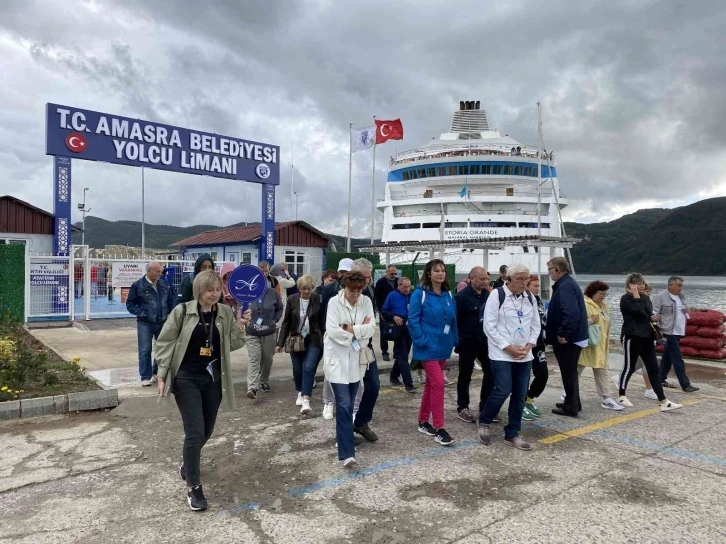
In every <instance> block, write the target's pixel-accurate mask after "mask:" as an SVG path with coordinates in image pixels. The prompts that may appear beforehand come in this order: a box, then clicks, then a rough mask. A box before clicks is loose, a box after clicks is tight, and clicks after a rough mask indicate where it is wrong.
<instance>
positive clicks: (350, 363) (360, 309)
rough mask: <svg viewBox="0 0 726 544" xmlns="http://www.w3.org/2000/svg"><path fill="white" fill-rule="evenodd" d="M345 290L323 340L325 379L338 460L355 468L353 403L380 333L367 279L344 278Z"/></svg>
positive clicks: (331, 309) (332, 306)
mask: <svg viewBox="0 0 726 544" xmlns="http://www.w3.org/2000/svg"><path fill="white" fill-rule="evenodd" d="M342 283H343V287H344V289H343V290H342V291H340V292H339V293H338V294H337V295H335V296H334V297H333V298H331V299H330V302H329V303H328V313H327V319H326V331H325V338H324V341H323V362H324V366H323V368H324V371H325V378H326V379H327V380H328V381H329V382H330V385H331V386H332V388H333V393H334V394H335V405H336V406H335V408H336V409H335V435H336V439H337V442H338V459H339V460H340V461H342V462H343V466H344V467H346V468H355V467H356V466H357V464H356V460H355V440H354V437H353V403H354V401H355V395H356V393H357V392H358V385H359V384H360V380H361V378H362V377H363V374H365V371H366V362H367V359H366V355H367V352H368V350H367V349H366V346H367V345H368V340H369V338H371V337H372V336H373V334H374V332H375V330H376V319H375V316H374V314H373V304H372V303H371V301H370V299H369V298H368V297H364V296H361V292H362V291H363V289H364V288H365V286H366V279H365V278H364V277H363V275H362V274H361V273H360V272H352V273H350V274H348V275H347V276H346V277H345V278H343V282H342Z"/></svg>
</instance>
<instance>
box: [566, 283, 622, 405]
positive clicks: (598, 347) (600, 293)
mask: <svg viewBox="0 0 726 544" xmlns="http://www.w3.org/2000/svg"><path fill="white" fill-rule="evenodd" d="M609 289H610V287H609V286H608V284H607V283H604V282H602V281H593V282H592V283H590V284H589V285H588V286H587V287H585V310H586V312H587V324H588V326H589V327H591V328H593V327H597V329H596V330H597V331H598V333H597V334H595V335H590V341H589V342H588V345H587V347H586V348H583V350H582V352H580V359H579V360H578V362H577V372H578V374H579V375H580V376H582V373H583V371H584V370H585V367H590V368H592V374H593V376H594V377H595V387H596V388H597V394H598V395H600V397H602V404H601V405H600V406H602V407H603V408H605V409H606V410H616V411H620V410H622V409H623V407H622V406H620V405H619V404H618V403H617V402H615V401H614V400H613V399H612V397H611V396H610V381H609V373H610V372H609V371H610V365H609V363H608V355H610V328H611V325H610V323H611V318H610V308H609V307H608V305H607V304H606V303H605V297H606V296H607V294H608V290H609ZM594 337H599V339H598V340H597V343H596V344H593V343H592V340H593V338H594Z"/></svg>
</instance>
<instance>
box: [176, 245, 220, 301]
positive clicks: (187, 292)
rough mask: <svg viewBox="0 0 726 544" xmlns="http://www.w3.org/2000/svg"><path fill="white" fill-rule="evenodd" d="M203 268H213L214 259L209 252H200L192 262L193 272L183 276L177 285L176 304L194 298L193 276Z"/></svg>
mask: <svg viewBox="0 0 726 544" xmlns="http://www.w3.org/2000/svg"><path fill="white" fill-rule="evenodd" d="M203 270H214V261H213V260H212V256H211V255H210V254H209V253H202V254H201V255H200V256H199V257H197V260H196V262H195V263H194V272H193V273H191V274H187V275H186V276H184V279H183V280H182V282H181V285H180V286H179V294H178V295H177V297H176V303H177V304H179V303H181V302H189V301H190V300H192V299H193V298H194V294H193V293H192V285H193V284H194V278H195V276H196V275H197V274H199V273H200V272H202V271H203ZM220 301H221V300H220Z"/></svg>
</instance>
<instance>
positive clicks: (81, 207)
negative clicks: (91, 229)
mask: <svg viewBox="0 0 726 544" xmlns="http://www.w3.org/2000/svg"><path fill="white" fill-rule="evenodd" d="M88 190H89V189H88V187H84V189H83V204H79V205H78V209H79V210H80V211H81V214H83V231H82V232H81V245H82V246H85V245H86V213H88V212H90V211H91V208H88V209H86V193H87V192H88Z"/></svg>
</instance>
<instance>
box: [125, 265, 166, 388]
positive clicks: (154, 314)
mask: <svg viewBox="0 0 726 544" xmlns="http://www.w3.org/2000/svg"><path fill="white" fill-rule="evenodd" d="M162 271H163V267H162V266H161V265H160V264H159V263H157V262H156V261H152V262H150V263H149V264H147V265H146V275H145V276H144V277H143V278H141V279H140V280H136V281H135V282H134V283H133V284H132V285H131V289H130V290H129V296H128V298H127V299H126V309H127V310H128V311H129V313H131V314H133V315H135V316H136V333H137V337H138V342H139V376H140V377H141V385H142V386H144V387H148V386H150V385H151V384H152V383H153V382H152V378H153V376H156V368H157V367H156V361H154V364H153V366H152V364H151V344H152V341H153V339H154V338H159V333H160V332H161V329H162V327H163V326H164V322H166V318H167V316H168V315H169V312H171V310H172V308H173V307H174V292H173V291H172V289H171V288H170V287H169V284H168V283H166V280H165V279H164V278H162V277H161V273H162Z"/></svg>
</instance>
